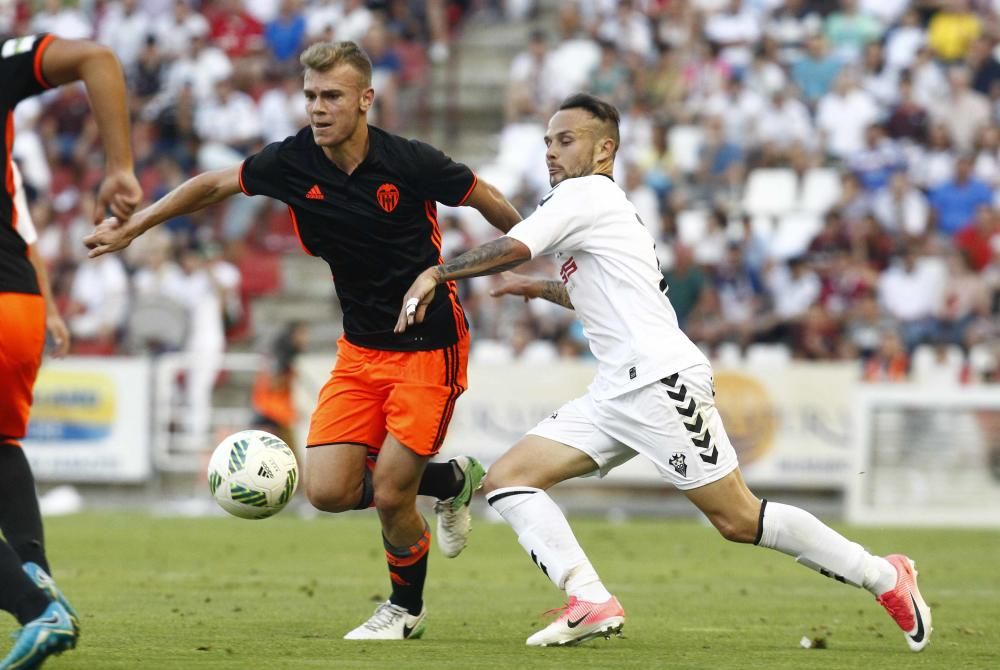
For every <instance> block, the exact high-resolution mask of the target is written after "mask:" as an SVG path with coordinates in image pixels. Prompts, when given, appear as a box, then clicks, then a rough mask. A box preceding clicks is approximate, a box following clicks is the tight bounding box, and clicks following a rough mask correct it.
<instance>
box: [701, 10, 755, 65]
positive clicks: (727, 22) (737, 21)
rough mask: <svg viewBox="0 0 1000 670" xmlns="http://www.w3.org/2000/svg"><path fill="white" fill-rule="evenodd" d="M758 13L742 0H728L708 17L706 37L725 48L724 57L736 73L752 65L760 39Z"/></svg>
mask: <svg viewBox="0 0 1000 670" xmlns="http://www.w3.org/2000/svg"><path fill="white" fill-rule="evenodd" d="M760 35H761V28H760V24H759V23H758V21H757V17H756V16H755V15H754V14H753V13H752V12H750V11H748V10H746V9H744V6H743V2H742V1H741V0H728V2H727V3H726V5H725V7H724V8H723V9H722V10H720V11H718V12H715V13H713V14H712V15H711V16H709V17H708V19H707V20H706V21H705V38H706V39H708V40H709V41H710V42H712V43H713V44H715V45H717V46H718V47H720V48H721V51H720V52H719V55H720V57H721V58H722V60H724V61H725V62H726V64H727V65H729V67H730V68H732V70H733V73H734V74H735V75H736V76H742V74H743V73H744V71H745V70H746V69H747V68H748V67H749V66H750V61H751V59H752V57H753V52H754V49H753V45H754V44H755V43H756V42H757V41H758V40H759V39H760Z"/></svg>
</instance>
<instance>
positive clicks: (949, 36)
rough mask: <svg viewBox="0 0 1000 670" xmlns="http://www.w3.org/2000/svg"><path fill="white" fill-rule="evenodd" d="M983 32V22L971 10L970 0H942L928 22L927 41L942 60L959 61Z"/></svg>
mask: <svg viewBox="0 0 1000 670" xmlns="http://www.w3.org/2000/svg"><path fill="white" fill-rule="evenodd" d="M981 32H982V23H981V22H980V20H979V17H978V16H976V15H975V14H974V13H973V12H972V11H970V10H969V2H968V0H942V2H941V9H940V10H939V11H938V12H936V13H935V14H934V16H933V17H932V18H931V20H930V23H929V24H927V43H928V44H929V45H930V47H931V49H933V50H934V53H935V54H937V56H938V58H940V59H941V60H943V61H958V60H961V59H962V58H963V57H964V56H965V54H966V52H967V51H968V50H969V47H970V46H971V45H972V43H973V42H974V41H975V40H976V38H978V37H979V35H980V33H981Z"/></svg>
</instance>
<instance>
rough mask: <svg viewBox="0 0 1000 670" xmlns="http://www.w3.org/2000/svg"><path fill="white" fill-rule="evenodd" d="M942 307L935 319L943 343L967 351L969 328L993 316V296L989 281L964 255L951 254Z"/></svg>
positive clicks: (961, 253) (957, 252)
mask: <svg viewBox="0 0 1000 670" xmlns="http://www.w3.org/2000/svg"><path fill="white" fill-rule="evenodd" d="M941 293H942V295H941V304H940V305H939V306H938V310H937V313H936V314H935V316H936V317H937V319H938V322H939V329H940V340H941V341H942V342H948V343H950V344H957V345H959V346H961V347H962V348H964V349H967V348H968V346H969V345H970V344H971V343H970V342H969V339H968V337H967V333H968V330H969V328H970V327H971V326H972V324H973V322H975V321H976V320H978V319H984V318H987V317H988V316H989V312H990V294H989V288H988V285H987V283H986V279H985V278H984V277H983V276H982V275H981V274H979V273H978V272H977V271H976V269H975V268H974V267H973V265H972V262H971V259H970V258H969V255H968V254H966V253H965V252H964V251H954V250H953V251H951V252H949V254H948V278H947V280H946V281H945V284H944V288H943V289H942V292H941Z"/></svg>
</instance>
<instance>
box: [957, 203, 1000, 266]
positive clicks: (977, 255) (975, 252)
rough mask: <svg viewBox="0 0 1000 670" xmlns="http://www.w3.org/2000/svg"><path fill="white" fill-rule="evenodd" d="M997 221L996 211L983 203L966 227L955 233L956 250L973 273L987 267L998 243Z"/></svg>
mask: <svg viewBox="0 0 1000 670" xmlns="http://www.w3.org/2000/svg"><path fill="white" fill-rule="evenodd" d="M997 219H998V215H997V212H996V210H995V209H993V207H992V206H991V205H990V204H986V203H983V204H981V205H979V207H978V208H977V209H976V214H975V216H974V217H973V218H972V220H971V221H970V222H969V223H968V225H966V226H965V227H963V228H962V229H961V230H959V231H958V232H957V233H955V240H954V241H955V247H956V249H958V250H959V251H961V252H962V254H963V255H964V256H965V259H966V260H967V261H968V262H969V265H970V266H971V267H972V269H973V270H974V271H975V272H979V271H981V270H983V269H984V268H985V267H986V266H987V265H989V263H990V260H991V258H992V256H993V249H994V248H995V246H996V244H997V243H998V242H1000V223H998V220H997Z"/></svg>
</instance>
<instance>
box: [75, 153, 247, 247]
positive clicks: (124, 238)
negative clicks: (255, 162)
mask: <svg viewBox="0 0 1000 670" xmlns="http://www.w3.org/2000/svg"><path fill="white" fill-rule="evenodd" d="M239 192H240V166H239V165H234V166H233V167H230V168H225V169H223V170H213V171H212V172H203V173H202V174H200V175H198V176H197V177H192V178H191V179H188V180H187V181H186V182H184V183H183V184H181V185H180V186H178V187H177V188H175V189H174V190H172V191H171V192H170V193H167V194H166V195H165V196H163V197H162V198H160V199H159V200H157V201H156V202H154V203H153V204H152V205H150V206H149V207H146V208H145V209H141V210H139V211H138V212H136V213H135V214H133V215H132V218H130V219H129V220H128V221H122V220H120V219H118V218H117V217H111V218H108V219H105V220H104V221H102V222H101V223H100V224H99V225H98V226H97V227H96V228H94V232H92V233H91V234H90V235H87V236H86V237H85V238H83V243H84V244H85V245H87V248H89V249H90V253H88V254H87V255H88V256H90V257H91V258H97V257H98V256H102V255H104V254H107V253H111V252H114V251H120V250H122V249H124V248H125V247H127V246H128V245H129V244H130V243H131V242H132V240H134V239H135V238H137V237H139V236H140V235H142V234H143V233H144V232H146V231H147V230H149V229H150V228H152V227H153V226H158V225H160V224H161V223H163V222H164V221H167V220H169V219H172V218H174V217H175V216H181V215H182V214H190V213H191V212H196V211H198V210H199V209H202V208H203V207H208V206H209V205H214V204H215V203H217V202H220V201H222V200H225V199H226V198H228V197H229V196H231V195H235V194H237V193H239Z"/></svg>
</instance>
